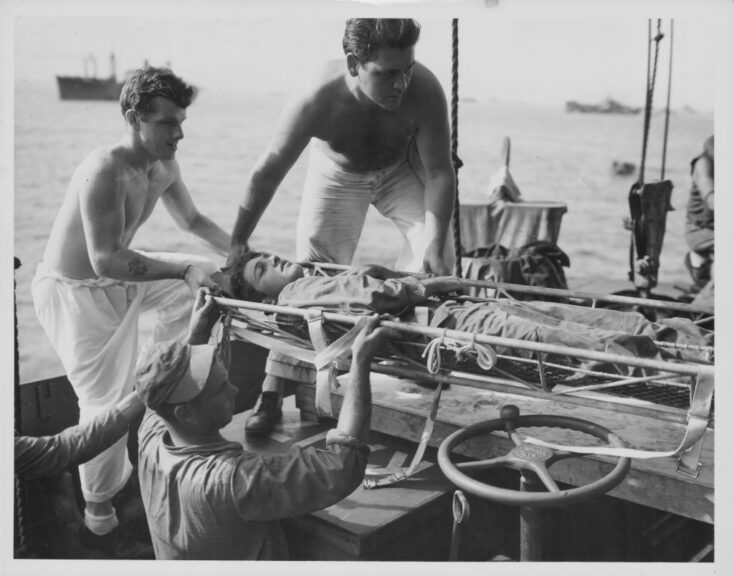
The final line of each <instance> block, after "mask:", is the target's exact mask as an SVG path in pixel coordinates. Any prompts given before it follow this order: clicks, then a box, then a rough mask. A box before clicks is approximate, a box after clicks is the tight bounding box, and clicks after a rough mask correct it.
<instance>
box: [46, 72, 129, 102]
mask: <svg viewBox="0 0 734 576" xmlns="http://www.w3.org/2000/svg"><path fill="white" fill-rule="evenodd" d="M56 82H57V84H58V87H59V97H60V98H61V99H62V100H117V99H119V98H120V91H121V90H122V83H120V82H117V81H116V80H115V79H114V78H83V77H80V76H57V77H56Z"/></svg>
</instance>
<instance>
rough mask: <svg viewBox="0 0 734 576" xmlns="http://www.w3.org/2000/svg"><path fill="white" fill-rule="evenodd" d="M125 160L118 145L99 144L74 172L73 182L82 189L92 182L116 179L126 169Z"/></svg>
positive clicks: (88, 186)
mask: <svg viewBox="0 0 734 576" xmlns="http://www.w3.org/2000/svg"><path fill="white" fill-rule="evenodd" d="M125 165H126V163H125V161H124V158H123V156H122V154H121V152H120V150H119V147H118V146H114V145H112V146H99V147H98V148H95V149H94V150H92V151H91V152H90V153H89V154H87V156H86V157H85V158H84V160H82V162H81V163H80V164H79V166H78V168H77V169H76V171H75V172H74V176H73V178H72V184H76V185H77V186H78V187H80V189H87V188H90V187H91V186H90V185H91V184H94V183H96V182H100V181H107V180H113V179H116V178H117V177H118V176H119V175H120V173H121V172H123V171H124V170H125Z"/></svg>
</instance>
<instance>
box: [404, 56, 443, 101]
mask: <svg viewBox="0 0 734 576" xmlns="http://www.w3.org/2000/svg"><path fill="white" fill-rule="evenodd" d="M410 85H411V87H412V88H414V89H415V90H414V94H415V95H418V96H423V97H424V98H425V97H428V98H430V97H435V96H436V95H443V87H442V86H441V82H439V80H438V78H437V77H436V75H435V74H434V73H433V72H431V70H430V69H429V68H427V67H426V66H424V65H423V64H421V63H420V62H416V63H415V66H413V77H412V79H411V81H410Z"/></svg>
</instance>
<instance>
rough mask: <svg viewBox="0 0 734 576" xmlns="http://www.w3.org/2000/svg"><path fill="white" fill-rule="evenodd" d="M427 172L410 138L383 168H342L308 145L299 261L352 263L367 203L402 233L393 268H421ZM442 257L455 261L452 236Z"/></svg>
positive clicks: (314, 147) (423, 246)
mask: <svg viewBox="0 0 734 576" xmlns="http://www.w3.org/2000/svg"><path fill="white" fill-rule="evenodd" d="M424 174H425V171H424V169H423V164H422V163H421V161H420V156H419V155H418V151H417V149H416V147H415V142H412V143H411V145H410V146H409V147H408V154H407V157H406V158H405V159H404V160H403V161H401V162H398V163H397V164H394V165H392V166H390V167H388V168H384V169H382V170H370V171H365V172H356V171H352V170H346V169H344V168H342V167H341V166H339V165H338V164H337V163H336V162H334V161H333V160H332V159H331V158H329V157H328V156H327V155H326V154H325V153H324V152H323V151H321V150H320V149H319V147H318V146H316V145H312V146H311V153H310V159H309V166H308V173H307V174H306V180H305V183H304V188H303V197H302V200H301V211H300V214H299V218H298V227H297V233H296V255H297V258H298V259H299V260H305V261H312V262H331V263H336V264H351V263H352V258H353V257H354V253H355V251H356V249H357V243H358V242H359V238H360V236H361V235H362V228H363V227H364V221H365V217H366V215H367V210H368V208H369V206H370V204H373V205H374V206H375V208H377V210H378V211H379V212H380V214H382V215H383V216H385V217H386V218H390V219H391V220H392V221H393V223H394V224H395V225H396V226H397V227H398V230H400V233H401V234H402V236H403V239H404V241H403V247H402V251H401V253H400V256H399V257H398V260H397V262H396V263H395V269H396V270H405V271H407V272H419V271H421V269H422V267H423V258H424V255H425V252H426V234H425V212H426V208H425V185H424V181H425V176H424ZM444 258H445V260H446V263H447V264H448V265H449V268H453V263H454V260H455V255H454V246H453V236H452V234H451V231H450V230H449V233H448V234H447V235H446V244H445V246H444Z"/></svg>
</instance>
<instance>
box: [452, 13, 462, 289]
mask: <svg viewBox="0 0 734 576" xmlns="http://www.w3.org/2000/svg"><path fill="white" fill-rule="evenodd" d="M451 24H452V44H451V48H452V52H451V55H452V57H451V162H452V163H453V165H454V175H455V177H456V194H455V195H454V217H453V224H454V248H455V250H456V264H455V266H454V274H455V275H456V276H457V277H458V278H461V277H462V273H461V253H462V251H461V228H460V218H459V168H461V166H462V164H463V162H462V161H461V158H459V154H458V149H459V19H458V18H454V19H453V20H452V22H451Z"/></svg>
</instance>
